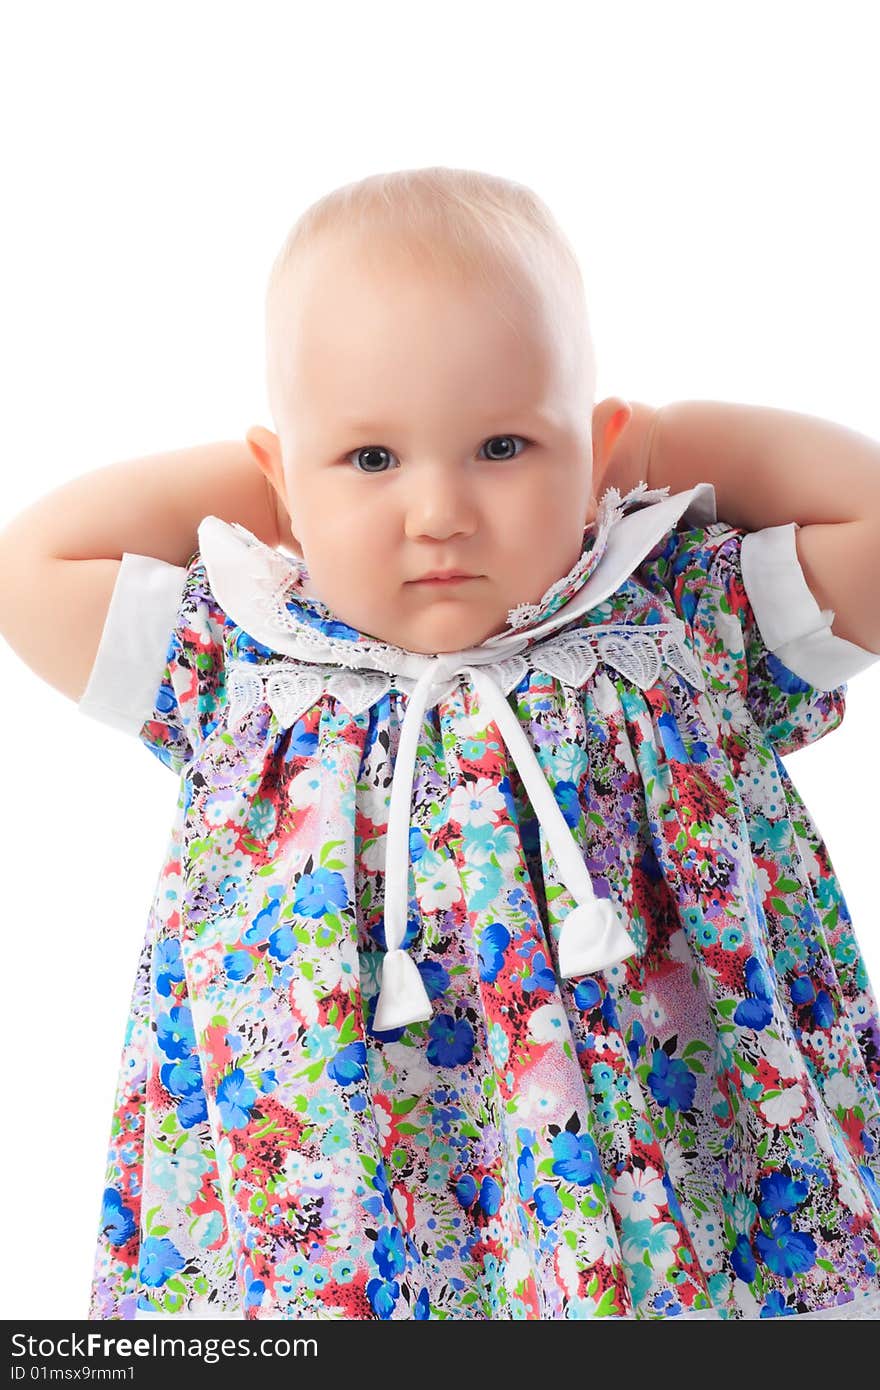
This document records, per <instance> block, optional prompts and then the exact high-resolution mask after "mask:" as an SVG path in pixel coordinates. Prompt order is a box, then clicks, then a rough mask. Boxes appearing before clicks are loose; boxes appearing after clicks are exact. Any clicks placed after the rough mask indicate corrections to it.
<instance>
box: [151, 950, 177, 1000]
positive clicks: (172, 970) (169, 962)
mask: <svg viewBox="0 0 880 1390" xmlns="http://www.w3.org/2000/svg"><path fill="white" fill-rule="evenodd" d="M153 961H154V969H155V971H156V993H157V994H163V995H169V994H171V987H172V985H179V984H182V982H183V959H182V958H181V954H180V942H179V941H178V939H177V937H176V936H169V937H165V939H164V940H162V941H157V942H156V945H155V947H154V949H153Z"/></svg>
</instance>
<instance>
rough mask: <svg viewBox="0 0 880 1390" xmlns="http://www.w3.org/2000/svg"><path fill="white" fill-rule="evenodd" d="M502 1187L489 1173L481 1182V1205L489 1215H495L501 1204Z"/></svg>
mask: <svg viewBox="0 0 880 1390" xmlns="http://www.w3.org/2000/svg"><path fill="white" fill-rule="evenodd" d="M501 1195H502V1194H501V1188H500V1187H499V1186H498V1183H497V1182H496V1181H495V1179H494V1178H493V1177H492V1176H491V1175H490V1174H489V1173H487V1174H486V1176H485V1177H484V1178H483V1181H482V1182H481V1183H480V1206H481V1207H482V1208H483V1211H484V1212H485V1213H486V1215H487V1216H494V1215H495V1213H496V1212H497V1211H498V1209H499V1208H500V1206H501Z"/></svg>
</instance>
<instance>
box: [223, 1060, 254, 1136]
mask: <svg viewBox="0 0 880 1390" xmlns="http://www.w3.org/2000/svg"><path fill="white" fill-rule="evenodd" d="M256 1099H257V1092H256V1090H255V1089H254V1087H253V1086H252V1085H251V1083H250V1082H249V1081H248V1079H247V1077H246V1076H245V1074H244V1072H243V1071H242V1069H241V1067H236V1068H235V1071H231V1072H230V1073H229V1074H228V1076H224V1078H223V1080H222V1081H221V1082H220V1085H219V1086H218V1087H217V1105H218V1107H219V1110H220V1119H221V1122H222V1124H223V1128H224V1129H244V1127H245V1125H246V1124H247V1123H248V1121H249V1120H250V1118H251V1106H252V1105H253V1104H254V1102H255V1101H256Z"/></svg>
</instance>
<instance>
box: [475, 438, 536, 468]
mask: <svg viewBox="0 0 880 1390" xmlns="http://www.w3.org/2000/svg"><path fill="white" fill-rule="evenodd" d="M514 439H518V440H519V442H520V443H521V444H522V445H523V448H526V447H527V446H528V442H529V441H528V440H527V439H523V437H522V435H521V434H493V435H492V438H491V439H487V440H486V442H485V444H484V445H483V448H484V449H489V448H491V447H492V446H493V445H495V444H501V445H502V447H503V448H504V449H505V452H504V453H495V452H492V453H490V454H489V458H491V459H496V460H497V459H501V461H502V462H503V461H504V459H509V458H518V457H519V454H521V453H522V449H520V450H518V451H517V452H516V453H513V454H511V453H510V450H509V447H508V446H509V445H510V444H511V443H512V441H513V440H514Z"/></svg>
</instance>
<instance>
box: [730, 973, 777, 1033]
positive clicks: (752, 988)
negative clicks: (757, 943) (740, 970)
mask: <svg viewBox="0 0 880 1390" xmlns="http://www.w3.org/2000/svg"><path fill="white" fill-rule="evenodd" d="M745 975H746V989H747V990H748V991H749V993H750V994H752V995H754V996H755V997H754V998H753V999H743V1000H741V1001H740V1003H739V1004H737V1006H736V1011H735V1013H734V1015H733V1021H734V1023H737V1024H739V1026H740V1028H756V1029H760V1028H766V1027H767V1024H768V1023H769V1022H770V1020H771V1019H772V1017H773V994H772V990H771V985H770V979H769V977H768V975H767V972H766V970H765V969H764V967H763V966H762V964H761V962H760V961H759V960H758V958H757V956H749V958H748V960H747V961H746V970H745Z"/></svg>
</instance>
